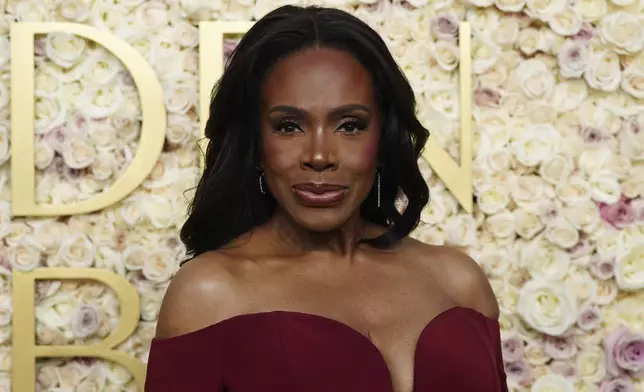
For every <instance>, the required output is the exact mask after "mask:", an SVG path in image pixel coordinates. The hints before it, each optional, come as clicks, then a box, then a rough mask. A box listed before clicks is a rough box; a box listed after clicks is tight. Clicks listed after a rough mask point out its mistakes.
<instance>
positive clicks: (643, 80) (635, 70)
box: [620, 65, 644, 99]
mask: <svg viewBox="0 0 644 392" xmlns="http://www.w3.org/2000/svg"><path fill="white" fill-rule="evenodd" d="M620 86H621V87H622V89H623V90H624V91H626V92H627V93H629V94H630V95H632V96H633V97H635V98H637V99H644V71H642V69H641V68H640V67H639V66H634V65H631V66H630V67H628V68H627V69H626V70H624V73H623V74H622V82H621V84H620Z"/></svg>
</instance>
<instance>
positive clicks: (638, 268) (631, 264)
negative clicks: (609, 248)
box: [615, 245, 644, 291]
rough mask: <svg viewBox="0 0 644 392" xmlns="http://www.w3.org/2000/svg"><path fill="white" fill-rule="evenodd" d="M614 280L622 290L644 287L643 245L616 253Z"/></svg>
mask: <svg viewBox="0 0 644 392" xmlns="http://www.w3.org/2000/svg"><path fill="white" fill-rule="evenodd" d="M615 281H616V282H617V286H618V287H619V288H620V289H622V290H626V291H636V290H641V289H644V245H638V246H635V247H633V248H632V249H630V250H628V251H627V252H625V253H624V254H618V257H617V258H616V261H615Z"/></svg>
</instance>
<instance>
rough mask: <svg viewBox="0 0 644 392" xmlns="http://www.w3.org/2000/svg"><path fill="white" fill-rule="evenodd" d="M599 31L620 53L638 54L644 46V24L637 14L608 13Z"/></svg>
mask: <svg viewBox="0 0 644 392" xmlns="http://www.w3.org/2000/svg"><path fill="white" fill-rule="evenodd" d="M599 33H600V34H601V37H602V39H603V40H604V41H605V42H607V43H609V44H612V45H613V46H614V47H613V49H614V50H615V51H616V52H617V53H619V54H636V53H638V52H639V51H641V50H642V49H643V48H644V26H643V25H642V23H641V21H640V20H639V19H638V16H637V15H634V14H631V13H628V12H621V11H618V12H612V13H608V14H606V15H605V16H604V17H603V18H602V20H601V24H600V27H599Z"/></svg>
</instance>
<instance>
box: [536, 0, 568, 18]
mask: <svg viewBox="0 0 644 392" xmlns="http://www.w3.org/2000/svg"><path fill="white" fill-rule="evenodd" d="M566 5H567V2H566V0H527V1H526V6H527V8H528V14H529V15H530V16H532V17H533V18H538V19H542V20H546V19H547V18H548V17H550V16H552V15H555V14H558V13H561V12H563V11H564V10H565V9H566Z"/></svg>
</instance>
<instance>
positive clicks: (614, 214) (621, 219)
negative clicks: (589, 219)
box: [599, 197, 636, 229]
mask: <svg viewBox="0 0 644 392" xmlns="http://www.w3.org/2000/svg"><path fill="white" fill-rule="evenodd" d="M599 215H600V216H601V218H602V219H603V220H604V221H605V222H606V223H608V224H610V225H611V226H613V227H615V228H617V229H623V228H625V227H627V226H628V225H630V224H631V223H633V221H634V220H635V217H636V216H635V210H634V209H633V208H632V207H631V204H630V202H629V200H628V199H626V198H625V197H622V198H621V199H620V200H619V201H618V202H617V203H615V204H604V203H600V204H599Z"/></svg>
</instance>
